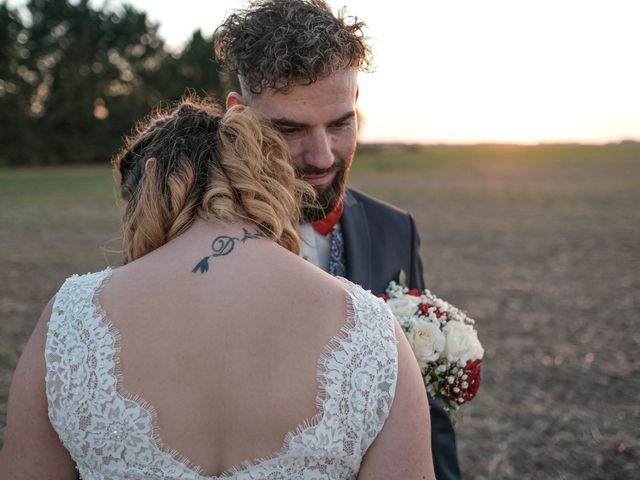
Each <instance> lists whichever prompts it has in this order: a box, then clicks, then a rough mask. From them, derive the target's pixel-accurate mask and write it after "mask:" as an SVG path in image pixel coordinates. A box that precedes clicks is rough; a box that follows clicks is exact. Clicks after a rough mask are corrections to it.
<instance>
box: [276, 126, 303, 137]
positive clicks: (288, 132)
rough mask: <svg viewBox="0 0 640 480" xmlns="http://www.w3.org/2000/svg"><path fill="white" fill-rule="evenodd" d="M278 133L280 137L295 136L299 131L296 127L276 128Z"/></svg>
mask: <svg viewBox="0 0 640 480" xmlns="http://www.w3.org/2000/svg"><path fill="white" fill-rule="evenodd" d="M278 131H279V132H280V133H281V134H282V135H295V134H296V133H300V129H299V128H297V127H278Z"/></svg>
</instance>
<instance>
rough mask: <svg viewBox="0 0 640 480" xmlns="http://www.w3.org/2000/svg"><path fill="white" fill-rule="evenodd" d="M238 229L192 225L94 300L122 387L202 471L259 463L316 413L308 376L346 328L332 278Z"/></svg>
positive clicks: (312, 377)
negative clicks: (148, 408) (112, 336)
mask: <svg viewBox="0 0 640 480" xmlns="http://www.w3.org/2000/svg"><path fill="white" fill-rule="evenodd" d="M243 227H244V228H247V229H250V230H251V231H253V232H255V227H254V228H251V227H248V226H245V225H232V226H225V227H224V228H220V227H215V226H211V225H208V224H206V223H204V222H200V223H198V224H196V225H195V226H194V227H192V228H191V230H189V231H188V232H187V233H186V234H184V235H182V236H180V237H179V238H178V239H176V240H174V241H173V242H171V243H169V244H167V245H165V246H163V247H161V248H160V249H158V250H156V251H154V252H152V253H150V254H148V255H146V256H145V257H142V258H141V259H139V260H137V261H135V262H133V263H131V264H130V265H127V266H125V267H122V268H119V269H116V270H115V271H114V272H113V274H112V276H111V278H110V279H109V280H108V281H107V283H106V284H105V285H104V287H103V290H102V292H101V293H100V296H99V302H100V305H101V306H102V307H103V309H104V310H105V312H106V314H107V316H108V318H109V320H110V321H111V322H112V323H113V325H114V326H115V327H116V328H117V329H118V331H119V332H120V334H121V342H122V351H121V355H120V358H121V369H122V387H123V389H124V390H126V391H127V392H128V393H131V394H137V395H140V396H142V397H143V398H144V399H145V400H146V401H147V402H149V403H150V404H151V405H152V406H153V407H154V408H155V409H156V411H157V414H158V423H159V427H160V435H161V438H162V441H163V442H164V443H165V445H166V446H167V447H169V448H171V449H175V450H177V451H178V452H180V454H182V455H185V456H187V457H188V458H189V459H190V460H191V461H193V462H194V463H195V464H197V465H200V466H201V467H203V469H204V470H205V471H206V472H208V473H212V474H213V473H219V472H222V471H224V470H226V469H228V468H229V467H232V466H235V465H238V464H239V463H241V462H242V461H244V460H247V459H253V458H257V457H265V456H269V455H271V454H273V453H276V452H277V451H278V450H279V449H280V448H281V447H282V443H283V440H284V437H285V435H286V434H287V432H290V431H292V430H294V429H296V427H297V426H298V425H299V424H300V423H302V422H303V421H304V420H305V419H311V418H312V417H313V416H314V415H315V414H316V403H315V399H316V395H317V393H318V392H317V390H318V384H317V375H316V373H317V366H318V359H319V357H320V356H321V354H322V352H323V349H324V348H325V347H326V345H327V344H328V343H329V341H330V340H331V338H332V337H333V336H335V335H336V334H337V333H338V331H339V330H340V328H341V327H342V326H343V325H344V324H345V322H346V321H347V302H346V292H345V290H344V286H343V284H342V283H341V282H340V281H338V280H337V279H334V278H332V277H331V276H329V275H327V274H325V273H324V272H322V271H320V270H319V269H316V268H315V267H313V266H311V265H310V264H308V263H307V262H305V261H304V260H302V259H300V258H299V257H297V256H295V255H293V254H291V253H290V252H288V251H286V250H285V249H283V248H281V247H279V246H277V245H276V244H275V243H273V242H271V241H269V240H264V239H250V240H247V241H246V242H244V243H241V242H235V245H233V247H232V250H231V251H230V252H229V253H228V254H227V255H224V256H220V257H214V258H212V259H210V260H209V267H210V268H209V271H207V272H205V273H199V272H196V273H193V272H192V269H193V268H194V266H195V265H196V264H197V263H198V261H200V259H201V258H202V257H204V256H206V255H209V254H211V250H210V245H211V243H212V242H213V241H214V239H215V238H218V237H222V236H230V237H242V236H243V234H242V228H243Z"/></svg>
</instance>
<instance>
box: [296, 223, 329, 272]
mask: <svg viewBox="0 0 640 480" xmlns="http://www.w3.org/2000/svg"><path fill="white" fill-rule="evenodd" d="M298 233H299V234H300V256H301V257H302V258H304V259H305V260H308V261H309V262H311V263H313V264H314V265H315V266H316V267H319V268H321V269H322V270H324V271H325V272H327V271H329V258H330V256H331V254H330V249H331V233H329V234H327V235H326V236H323V235H321V234H320V233H318V232H316V231H315V229H314V228H313V226H312V225H311V224H310V223H303V224H302V225H299V226H298Z"/></svg>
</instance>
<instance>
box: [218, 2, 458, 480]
mask: <svg viewBox="0 0 640 480" xmlns="http://www.w3.org/2000/svg"><path fill="white" fill-rule="evenodd" d="M363 27H364V24H363V23H361V22H358V21H357V20H356V19H352V18H348V17H344V16H342V15H338V16H337V17H336V16H335V15H333V13H332V12H331V9H330V8H329V6H328V5H327V4H326V3H324V1H323V0H263V1H259V2H255V3H252V4H251V5H250V7H249V8H248V9H247V10H240V11H237V12H234V13H232V14H231V15H230V16H229V17H228V18H227V19H226V20H225V22H224V23H223V24H222V25H221V26H220V27H219V28H218V29H217V30H216V34H215V50H216V55H217V57H218V60H219V61H220V62H221V64H222V65H223V66H224V67H225V68H226V69H227V70H229V71H230V72H233V73H235V74H237V75H238V78H239V81H240V88H241V92H240V93H238V92H231V93H229V95H228V96H227V107H231V106H232V105H235V104H237V103H242V104H247V105H249V106H251V107H253V108H255V109H257V110H259V111H260V112H262V113H263V114H265V115H266V116H267V117H268V118H269V119H271V121H272V122H273V124H274V125H275V126H276V127H277V128H278V129H279V130H280V132H281V134H282V136H283V137H284V139H285V140H286V142H287V144H288V147H289V151H290V154H291V157H292V160H293V163H294V166H295V167H296V169H297V171H298V173H299V175H300V176H301V177H303V178H304V179H305V180H306V181H307V182H309V183H310V184H311V185H313V186H314V188H315V190H316V192H317V194H318V199H319V201H320V204H321V206H322V209H321V210H318V209H317V208H316V209H307V210H305V211H304V212H303V217H304V222H305V223H304V224H303V225H301V236H302V240H303V241H302V255H303V256H304V257H305V258H307V259H308V260H310V261H311V262H313V263H314V264H316V265H317V266H319V267H320V268H323V269H324V270H326V271H328V272H330V273H332V274H334V275H341V276H345V277H347V278H348V279H350V280H351V281H353V282H355V283H358V284H360V285H362V286H363V287H364V288H365V289H369V290H371V291H372V292H374V293H381V292H383V291H384V290H385V289H386V287H387V285H388V283H389V282H390V281H391V280H395V279H397V278H398V274H399V272H400V271H401V270H404V272H405V273H406V274H407V281H408V286H409V287H411V288H418V289H423V288H424V279H423V274H422V261H421V259H420V239H419V237H418V232H417V229H416V226H415V223H414V221H413V218H412V217H411V216H410V215H409V214H408V213H406V212H403V211H401V210H399V209H397V208H395V207H393V206H391V205H388V204H386V203H383V202H381V201H379V200H376V199H374V198H371V197H369V196H367V195H365V194H363V193H360V192H358V191H356V190H352V189H350V188H346V181H347V178H348V174H349V169H350V167H351V162H352V160H353V157H354V154H355V149H356V136H357V114H356V100H357V98H358V83H357V75H358V72H359V71H366V70H367V69H368V67H369V65H370V49H369V46H368V44H367V43H366V40H365V38H364V36H363V31H362V29H363ZM381 101H382V99H381ZM430 410H431V429H432V449H433V460H434V464H435V471H436V477H437V478H438V479H439V480H445V479H446V480H449V479H459V478H460V472H459V467H458V460H457V453H456V445H455V435H454V431H453V427H452V425H451V421H450V419H449V416H448V415H447V413H446V412H445V411H444V410H443V408H442V405H441V404H440V403H439V402H437V401H432V399H430Z"/></svg>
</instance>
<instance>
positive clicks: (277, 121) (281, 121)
mask: <svg viewBox="0 0 640 480" xmlns="http://www.w3.org/2000/svg"><path fill="white" fill-rule="evenodd" d="M355 116H356V112H354V111H353V110H351V111H350V112H347V113H345V114H344V115H341V116H339V117H338V118H336V119H334V120H330V121H329V122H328V123H327V125H335V124H338V123H342V122H345V121H347V120H349V119H351V118H353V117H355ZM271 123H273V124H274V125H275V126H276V127H293V128H307V127H308V126H309V125H308V124H306V123H302V122H296V121H295V120H291V119H290V118H286V117H278V118H272V119H271Z"/></svg>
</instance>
